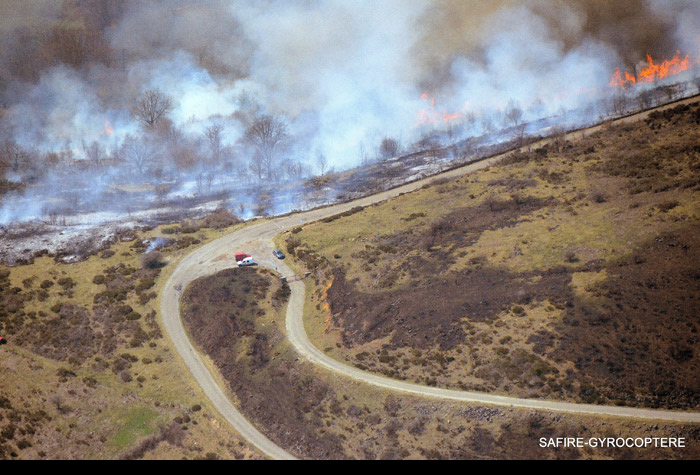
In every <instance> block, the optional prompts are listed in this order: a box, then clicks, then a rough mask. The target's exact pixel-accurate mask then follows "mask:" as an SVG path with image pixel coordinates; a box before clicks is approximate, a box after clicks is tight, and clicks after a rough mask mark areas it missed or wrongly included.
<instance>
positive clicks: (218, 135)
mask: <svg viewBox="0 0 700 475" xmlns="http://www.w3.org/2000/svg"><path fill="white" fill-rule="evenodd" d="M223 133H224V128H223V127H222V126H221V125H218V124H216V125H212V126H210V127H207V129H206V130H205V131H204V137H205V138H206V140H207V145H208V146H209V153H210V156H211V161H212V163H213V164H214V165H219V163H221V155H222V153H223V148H224V140H223Z"/></svg>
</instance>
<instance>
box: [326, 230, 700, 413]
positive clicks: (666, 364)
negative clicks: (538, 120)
mask: <svg viewBox="0 0 700 475" xmlns="http://www.w3.org/2000/svg"><path fill="white" fill-rule="evenodd" d="M413 237H414V239H421V237H420V236H419V235H414V236H413ZM422 239H427V240H429V241H431V242H436V241H435V240H434V239H435V236H434V235H433V233H432V232H431V231H430V230H428V231H426V235H424V236H423V237H422ZM405 242H406V243H407V244H406V246H410V244H409V243H408V241H405ZM404 250H405V251H408V247H407V248H406V249H402V248H397V252H398V253H401V252H403V251H404ZM426 259H428V260H429V261H430V262H435V261H439V260H441V259H442V260H443V261H445V262H449V259H447V257H446V256H442V257H440V258H437V259H434V258H433V259H431V258H430V257H428V258H426ZM420 260H421V261H422V260H423V259H420ZM427 262H428V261H427V260H426V261H425V262H415V261H413V262H410V261H409V263H408V264H407V265H408V267H409V268H410V272H411V276H412V278H411V281H410V283H409V284H408V285H405V286H402V287H401V288H398V289H392V290H388V291H381V292H372V293H371V294H368V293H365V292H361V291H358V290H357V288H356V286H355V285H354V283H353V282H348V281H347V280H346V279H345V275H344V271H343V270H342V269H339V268H337V269H335V270H334V281H333V285H332V287H331V288H330V290H329V291H328V301H329V304H330V308H331V311H332V313H333V318H334V323H335V324H336V325H337V326H338V327H340V328H342V340H343V344H344V345H345V346H346V347H348V348H352V347H354V346H357V345H362V344H365V343H368V342H372V341H377V340H382V339H384V338H386V337H390V340H389V341H390V343H389V344H388V345H384V349H385V350H387V349H388V350H400V349H406V348H410V349H422V350H429V349H432V348H435V347H438V348H439V350H440V351H450V350H454V349H455V348H457V347H459V346H461V345H464V344H465V342H467V341H469V334H468V332H469V330H470V328H471V327H470V325H469V322H472V323H473V322H484V321H486V322H491V323H495V322H497V320H498V318H499V315H501V314H502V313H503V312H508V311H511V312H514V313H516V314H517V312H518V311H519V310H518V307H520V306H525V305H528V304H530V303H532V302H547V301H548V302H549V303H550V304H551V305H553V306H554V307H556V308H558V309H560V310H563V311H564V318H563V319H562V321H561V323H560V324H559V325H558V326H557V327H556V328H555V329H553V330H552V331H546V332H539V333H537V334H534V335H532V336H531V337H530V338H529V341H528V343H534V350H535V351H534V352H535V354H536V355H537V356H536V357H533V356H532V355H527V356H526V355H522V354H519V353H512V354H511V355H510V356H509V363H512V364H515V365H516V366H519V367H521V369H520V370H518V371H509V372H508V376H509V377H510V378H513V379H514V382H516V383H517V382H518V380H521V381H522V382H526V381H528V380H529V378H530V377H531V376H532V372H533V370H534V369H536V367H537V366H542V365H544V368H546V369H545V372H551V373H556V371H554V370H552V369H551V368H548V367H547V365H546V361H551V360H557V361H571V362H573V363H574V364H575V367H576V370H577V371H576V372H574V373H573V374H567V375H560V376H559V377H557V378H555V379H553V380H552V379H550V380H548V381H547V382H546V383H544V382H543V384H548V385H549V386H550V389H551V388H554V389H555V392H557V391H556V390H557V389H558V388H560V387H561V386H567V387H569V390H570V389H571V388H570V386H571V384H572V383H577V384H578V388H579V389H578V393H579V394H578V395H577V396H578V398H579V399H580V400H582V401H585V402H590V403H616V404H629V405H643V406H649V407H669V408H691V407H697V406H698V405H700V351H698V333H697V332H698V327H699V326H700V320H699V318H700V317H699V316H700V225H692V226H689V227H687V228H685V229H684V230H683V231H680V232H677V233H673V234H670V235H664V236H661V237H659V238H658V239H656V240H654V241H653V242H651V243H648V244H647V245H646V246H644V247H642V248H641V249H640V250H639V251H638V253H637V254H635V255H634V256H633V257H631V258H627V259H625V260H622V261H620V262H614V263H610V264H605V265H604V264H601V263H591V264H589V265H581V266H578V267H563V266H562V267H560V268H555V269H551V270H547V271H543V272H528V273H519V274H518V273H512V272H509V271H508V270H506V269H503V268H498V267H493V266H489V265H487V264H484V263H480V262H474V263H473V264H474V265H473V267H470V268H469V269H467V270H464V271H460V272H449V273H440V270H439V269H437V270H436V269H433V266H432V265H427ZM420 269H422V271H421V270H420ZM591 270H594V271H597V270H605V271H607V274H608V276H609V278H608V279H607V280H606V281H605V282H603V283H601V284H598V285H597V286H595V287H594V288H593V289H592V292H594V295H595V296H596V297H597V298H596V300H595V301H590V300H586V299H585V298H581V297H578V296H576V295H575V294H574V293H573V291H572V288H571V287H570V284H571V279H572V275H573V273H574V272H579V271H591ZM598 298H602V299H603V302H604V303H602V304H601V303H600V302H599V301H598ZM520 308H522V307H520ZM465 318H466V319H467V323H465ZM479 375H480V376H481V377H484V378H486V379H487V380H488V379H489V378H495V379H494V381H492V382H494V383H497V382H498V380H499V379H500V376H494V375H490V374H489V373H488V372H481V373H480V374H479ZM478 389H486V388H483V387H480V388H478Z"/></svg>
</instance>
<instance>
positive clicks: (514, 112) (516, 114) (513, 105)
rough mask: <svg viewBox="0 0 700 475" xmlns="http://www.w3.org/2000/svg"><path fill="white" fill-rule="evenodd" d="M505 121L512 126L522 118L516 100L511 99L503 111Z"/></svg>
mask: <svg viewBox="0 0 700 475" xmlns="http://www.w3.org/2000/svg"><path fill="white" fill-rule="evenodd" d="M505 119H506V121H507V122H508V123H509V124H511V125H512V126H513V127H517V126H519V125H520V123H521V122H522V120H523V110H522V108H521V107H520V106H519V105H518V103H517V102H515V101H513V100H511V101H510V102H509V103H508V107H507V108H506V112H505Z"/></svg>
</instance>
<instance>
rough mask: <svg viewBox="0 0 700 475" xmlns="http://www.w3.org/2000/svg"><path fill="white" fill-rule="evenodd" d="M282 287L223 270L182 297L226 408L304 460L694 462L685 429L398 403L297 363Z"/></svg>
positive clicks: (262, 276)
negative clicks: (643, 445)
mask: <svg viewBox="0 0 700 475" xmlns="http://www.w3.org/2000/svg"><path fill="white" fill-rule="evenodd" d="M279 285H280V284H279V280H278V279H277V277H275V276H274V275H273V274H271V273H270V272H268V271H265V270H263V271H255V270H252V269H244V270H237V269H235V270H228V271H224V272H221V273H219V274H217V275H214V276H211V277H206V278H203V279H199V280H198V281H196V282H194V283H192V284H191V286H190V287H189V288H188V289H187V291H186V292H185V295H184V298H183V305H182V306H183V318H184V320H185V322H186V324H187V325H188V327H189V329H190V332H191V333H192V335H193V339H194V341H196V342H197V344H198V345H199V346H200V348H201V349H202V350H203V351H204V352H205V353H206V354H208V355H209V356H210V357H211V359H212V360H213V362H214V363H215V364H216V365H217V367H218V370H219V374H220V375H221V377H222V378H223V379H224V380H227V381H228V382H229V384H228V386H229V388H230V391H231V394H232V400H234V401H237V403H236V404H237V405H238V407H239V408H240V410H241V411H242V412H243V414H244V415H245V416H246V417H247V418H248V419H249V420H251V421H252V422H253V423H254V424H255V425H256V427H258V428H259V429H260V430H262V431H263V432H264V433H265V434H266V435H267V436H268V437H270V438H271V439H272V440H274V441H275V442H276V443H277V444H279V445H281V446H282V447H284V448H286V449H288V450H290V451H291V452H292V453H294V454H295V455H297V456H299V457H304V458H317V459H318V458H321V459H326V458H334V459H339V458H358V459H375V458H382V459H395V458H404V459H425V458H427V459H441V458H445V459H477V458H535V459H536V458H609V457H618V458H621V457H630V458H640V457H641V458H646V457H655V458H656V457H671V458H674V457H679V458H693V457H695V456H696V454H697V451H698V450H700V446H698V444H697V443H695V439H694V437H693V433H692V430H693V428H692V427H691V426H686V427H683V426H679V427H671V426H667V427H664V428H662V429H659V428H658V427H654V425H653V424H647V423H638V422H634V421H620V420H612V419H606V418H592V417H579V416H561V415H559V414H547V413H538V412H534V411H526V410H505V409H501V408H490V407H484V406H479V405H467V404H453V403H446V402H442V401H434V400H429V399H420V398H412V397H404V396H401V395H395V394H390V393H387V392H385V391H381V390H377V389H376V388H373V387H369V386H365V385H361V384H357V383H354V382H350V381H347V380H345V379H343V378H338V377H337V376H335V375H332V374H328V373H327V372H325V371H322V370H319V369H318V368H315V367H313V366H311V365H309V364H307V363H305V362H303V361H299V359H298V357H297V355H296V354H295V353H294V351H293V349H292V348H291V347H290V345H289V343H288V341H287V339H286V338H285V337H284V329H285V322H284V318H285V305H284V304H283V303H282V302H275V300H274V295H275V293H276V292H277V290H278V289H279ZM672 432H673V433H677V434H682V435H683V436H685V437H688V439H689V441H692V442H691V443H690V444H689V448H688V450H685V451H656V450H650V451H644V452H640V451H624V453H623V452H620V451H615V452H613V451H606V450H582V451H576V450H562V451H554V450H549V449H541V448H540V447H539V446H538V443H539V439H540V438H541V437H557V436H566V437H576V436H581V437H590V436H593V435H606V436H615V437H623V436H631V435H635V434H656V435H660V434H668V433H672Z"/></svg>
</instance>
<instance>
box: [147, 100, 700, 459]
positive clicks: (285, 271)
mask: <svg viewBox="0 0 700 475" xmlns="http://www.w3.org/2000/svg"><path fill="white" fill-rule="evenodd" d="M697 100H698V98H693V99H690V100H688V101H686V102H696V101H697ZM675 105H677V104H673V106H675ZM647 115H648V112H646V113H642V114H638V115H637V116H633V117H631V118H627V119H623V121H633V120H640V119H643V118H645V117H646V116H647ZM595 130H597V127H594V128H592V129H588V130H587V131H586V132H585V133H587V134H588V133H592V132H594V131H595ZM580 134H581V132H575V133H573V134H571V137H570V138H574V137H577V136H580ZM504 156H505V155H502V156H497V157H494V158H491V159H489V160H485V161H482V162H479V163H475V164H472V165H468V166H466V167H463V168H459V169H456V170H452V171H449V172H447V173H444V174H441V175H438V176H434V177H431V178H428V179H425V180H421V181H419V182H414V183H410V184H407V185H404V186H402V187H399V188H395V189H393V190H389V191H386V192H383V193H379V194H377V195H373V196H370V197H366V198H363V199H360V200H357V201H354V202H352V203H344V204H339V205H336V206H332V207H328V208H322V209H317V210H313V211H309V212H305V213H300V214H295V215H292V216H286V217H281V218H277V219H274V220H270V221H265V222H261V223H260V224H255V225H252V226H249V227H246V228H244V229H241V230H240V231H237V232H235V233H233V234H230V235H228V236H225V237H223V238H221V239H218V240H216V241H213V242H211V243H209V244H207V245H205V246H203V247H201V248H200V249H198V250H196V251H195V252H193V253H192V254H190V255H188V256H187V257H186V258H185V259H184V260H183V261H182V262H181V263H180V264H179V266H178V267H177V268H176V269H175V271H174V272H173V275H172V276H171V277H170V279H169V280H168V282H167V283H166V285H165V289H164V290H163V294H162V299H161V315H162V318H163V324H164V327H165V330H166V332H167V334H168V336H169V337H170V338H171V339H172V341H173V343H174V346H175V348H176V350H177V352H178V353H179V355H180V356H181V357H182V360H183V361H184V363H185V365H186V366H187V368H188V369H189V370H190V372H191V373H192V375H193V376H194V378H195V379H196V380H197V382H198V384H199V385H200V386H201V388H202V389H203V391H204V393H205V394H206V396H207V397H208V398H209V399H210V400H211V401H212V403H213V404H214V406H215V407H216V409H217V410H218V411H219V412H220V413H221V414H222V415H223V417H224V418H225V419H226V420H227V421H228V422H229V423H230V424H231V425H232V426H233V427H234V428H235V429H236V430H237V431H238V432H239V433H240V434H241V436H242V437H244V438H245V439H247V440H248V441H249V442H250V443H251V444H252V445H254V446H255V447H257V448H258V449H259V450H261V451H262V452H263V453H264V454H265V455H267V456H268V457H270V458H273V459H293V458H294V457H293V456H292V455H291V454H289V453H288V452H286V451H285V450H284V449H282V448H280V447H278V446H277V445H276V444H275V443H273V442H272V441H270V440H269V439H268V438H267V437H266V436H265V435H264V434H262V433H260V431H258V430H257V429H256V428H255V427H254V426H253V425H252V424H251V423H250V422H249V421H248V420H246V419H245V417H243V415H242V414H241V413H240V412H239V411H238V410H237V409H236V407H235V406H234V405H233V403H232V402H231V401H230V400H229V399H228V397H227V396H226V393H225V391H224V390H223V389H222V388H221V387H220V386H219V385H218V384H217V382H216V379H215V378H214V377H213V375H212V374H211V373H210V371H209V369H208V368H207V366H206V365H205V364H204V362H203V360H202V358H201V356H200V355H199V354H198V353H197V351H196V350H195V348H194V347H193V346H192V343H191V342H190V340H189V338H188V335H187V332H186V331H185V328H184V326H183V323H182V320H181V318H180V308H179V304H180V297H181V295H182V291H183V290H184V289H185V288H186V287H187V286H188V285H189V284H190V283H191V282H193V281H195V280H197V279H199V278H200V277H205V276H208V275H213V274H215V273H217V272H220V271H222V270H225V269H229V268H231V267H234V266H235V265H236V263H235V259H234V257H233V254H234V252H236V251H239V250H246V251H248V250H250V251H249V252H252V253H253V255H254V256H255V258H256V260H257V261H258V263H259V264H260V265H262V266H264V267H267V268H269V269H272V270H275V271H277V272H278V273H279V274H281V275H283V276H288V277H292V276H293V272H292V271H291V270H290V269H289V268H288V267H287V266H286V265H285V264H284V262H282V261H278V260H277V259H275V258H274V257H273V256H272V249H273V242H272V240H273V238H274V237H275V236H276V235H277V234H279V233H281V232H283V231H285V230H288V229H291V228H293V227H296V226H299V225H300V224H302V223H309V222H314V221H318V220H320V219H323V218H326V217H329V216H333V215H335V214H339V213H342V212H344V211H347V210H350V209H352V208H354V207H356V206H369V205H372V204H374V203H378V202H382V201H385V200H387V199H391V198H394V197H397V196H398V195H400V194H402V193H408V192H410V191H414V190H417V189H419V188H421V187H422V186H424V185H426V184H428V183H430V182H432V181H434V180H437V179H441V178H445V177H457V176H462V175H466V174H469V173H473V172H474V171H476V170H480V169H483V168H486V167H489V166H491V165H493V164H494V163H496V162H497V161H499V160H500V159H502V158H503V157H504ZM290 287H291V290H292V293H291V296H290V300H289V305H288V309H287V318H286V328H287V337H288V338H289V341H290V343H291V344H292V345H293V346H294V348H295V349H296V351H297V352H298V353H299V355H300V356H301V357H303V358H305V359H307V360H308V361H309V362H311V363H312V364H315V365H317V366H320V367H323V368H325V369H327V370H328V371H332V372H334V373H336V374H339V375H342V376H345V377H347V378H351V379H352V380H354V381H357V382H360V383H364V384H370V385H373V386H376V387H380V388H383V389H388V390H391V391H396V392H401V393H404V394H411V395H416V396H421V397H430V398H439V399H444V400H451V401H461V402H465V403H476V404H487V405H496V406H505V407H515V408H527V409H538V410H546V411H554V412H563V413H574V414H587V415H596V416H610V417H623V418H634V419H648V420H658V421H667V422H680V423H700V413H691V412H675V411H661V410H652V409H639V408H623V407H616V406H594V405H585V404H571V403H565V402H558V401H547V400H531V399H520V398H512V397H507V396H498V395H492V394H483V393H476V392H465V391H454V390H446V389H439V388H432V387H424V386H420V385H416V384H410V383H405V382H402V381H395V380H392V379H389V378H386V377H382V376H377V375H374V374H370V373H367V372H363V371H360V370H358V369H357V368H354V367H351V366H348V365H346V364H344V363H342V362H340V361H337V360H334V359H332V358H330V357H328V356H326V355H325V354H324V353H322V352H321V351H320V350H319V349H318V348H316V347H315V346H314V345H313V344H312V343H311V341H310V340H309V338H308V335H307V333H306V330H305V328H304V320H303V315H304V300H305V287H304V283H303V282H299V281H297V282H291V283H290Z"/></svg>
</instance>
